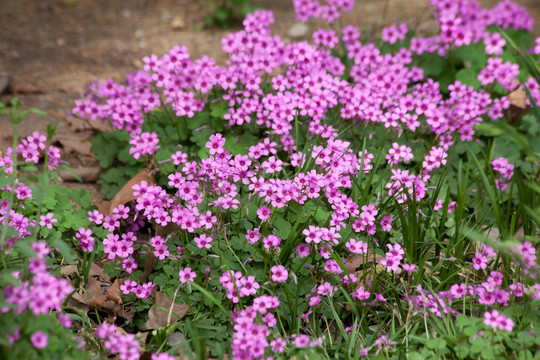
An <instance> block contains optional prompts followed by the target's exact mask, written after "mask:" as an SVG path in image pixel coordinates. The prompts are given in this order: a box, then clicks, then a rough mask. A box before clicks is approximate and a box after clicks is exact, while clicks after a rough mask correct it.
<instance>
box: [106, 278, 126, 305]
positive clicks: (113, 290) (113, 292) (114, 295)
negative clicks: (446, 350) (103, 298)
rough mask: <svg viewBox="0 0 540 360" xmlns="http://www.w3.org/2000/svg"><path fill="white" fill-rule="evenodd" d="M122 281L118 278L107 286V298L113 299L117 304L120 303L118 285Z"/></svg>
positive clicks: (120, 294) (120, 296) (120, 295)
mask: <svg viewBox="0 0 540 360" xmlns="http://www.w3.org/2000/svg"><path fill="white" fill-rule="evenodd" d="M123 283H124V282H123V281H122V280H120V279H116V280H114V282H113V284H112V285H111V286H109V287H108V288H107V292H106V295H107V299H109V300H112V301H114V302H115V303H117V304H122V293H121V292H120V285H121V284H123Z"/></svg>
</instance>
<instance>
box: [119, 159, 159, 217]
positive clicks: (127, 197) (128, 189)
mask: <svg viewBox="0 0 540 360" xmlns="http://www.w3.org/2000/svg"><path fill="white" fill-rule="evenodd" d="M143 181H146V182H147V183H148V184H149V185H150V184H154V177H153V176H152V175H150V170H149V169H144V170H143V171H141V172H139V173H138V174H137V175H135V176H134V177H133V178H132V179H131V180H129V181H128V182H127V183H126V184H125V185H124V186H123V187H122V188H121V189H120V191H119V192H118V193H117V194H116V195H115V197H114V198H113V199H112V200H111V205H110V208H109V212H108V215H112V211H113V209H114V208H115V207H117V206H118V205H120V204H122V205H125V204H127V203H128V202H130V201H133V200H135V199H136V197H135V196H134V195H133V186H134V185H136V184H140V183H141V182H143Z"/></svg>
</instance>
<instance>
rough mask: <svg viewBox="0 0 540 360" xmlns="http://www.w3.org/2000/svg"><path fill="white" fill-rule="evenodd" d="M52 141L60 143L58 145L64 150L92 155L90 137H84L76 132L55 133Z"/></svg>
mask: <svg viewBox="0 0 540 360" xmlns="http://www.w3.org/2000/svg"><path fill="white" fill-rule="evenodd" d="M53 141H55V142H58V143H60V146H62V148H63V149H64V151H65V152H76V153H78V154H82V155H89V156H91V155H92V152H91V151H90V148H91V147H92V143H91V142H90V138H88V139H85V138H84V135H81V134H79V135H77V134H62V135H56V136H55V137H54V139H53Z"/></svg>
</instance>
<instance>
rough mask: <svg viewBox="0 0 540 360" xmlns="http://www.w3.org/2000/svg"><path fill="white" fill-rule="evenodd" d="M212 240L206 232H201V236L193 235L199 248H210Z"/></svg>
mask: <svg viewBox="0 0 540 360" xmlns="http://www.w3.org/2000/svg"><path fill="white" fill-rule="evenodd" d="M212 240H214V239H213V238H211V237H210V236H206V234H201V236H195V239H194V241H195V243H196V244H197V247H198V248H199V249H203V248H204V249H210V248H211V247H212V245H211V244H210V243H211V242H212Z"/></svg>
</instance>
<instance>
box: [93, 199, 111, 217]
mask: <svg viewBox="0 0 540 360" xmlns="http://www.w3.org/2000/svg"><path fill="white" fill-rule="evenodd" d="M94 205H96V206H97V209H98V211H99V212H100V213H102V214H104V215H107V214H108V213H109V209H110V208H111V202H110V201H109V200H101V201H98V202H96V203H95V204H94Z"/></svg>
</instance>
